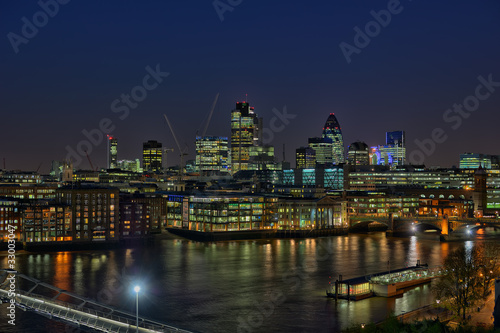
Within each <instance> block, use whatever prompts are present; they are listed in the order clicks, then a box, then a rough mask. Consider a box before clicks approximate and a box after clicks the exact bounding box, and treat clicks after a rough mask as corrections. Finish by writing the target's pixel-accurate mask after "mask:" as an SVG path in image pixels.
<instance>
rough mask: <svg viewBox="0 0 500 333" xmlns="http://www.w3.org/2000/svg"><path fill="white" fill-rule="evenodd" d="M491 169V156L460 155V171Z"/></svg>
mask: <svg viewBox="0 0 500 333" xmlns="http://www.w3.org/2000/svg"><path fill="white" fill-rule="evenodd" d="M479 167H482V168H483V169H491V155H485V154H474V153H464V154H460V169H478V168H479Z"/></svg>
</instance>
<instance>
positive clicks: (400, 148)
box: [370, 131, 406, 167]
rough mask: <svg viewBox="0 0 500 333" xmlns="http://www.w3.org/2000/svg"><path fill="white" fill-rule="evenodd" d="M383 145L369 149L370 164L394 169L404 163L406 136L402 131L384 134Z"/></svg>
mask: <svg viewBox="0 0 500 333" xmlns="http://www.w3.org/2000/svg"><path fill="white" fill-rule="evenodd" d="M385 137H386V139H385V145H382V146H376V147H372V148H371V152H370V164H372V165H389V166H391V167H396V166H398V165H404V164H405V163H406V135H405V132H404V131H394V132H386V134H385Z"/></svg>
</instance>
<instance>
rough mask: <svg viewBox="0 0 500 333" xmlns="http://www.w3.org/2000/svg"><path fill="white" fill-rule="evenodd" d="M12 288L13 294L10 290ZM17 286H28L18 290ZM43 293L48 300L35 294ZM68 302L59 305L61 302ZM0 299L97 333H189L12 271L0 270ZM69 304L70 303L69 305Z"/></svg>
mask: <svg viewBox="0 0 500 333" xmlns="http://www.w3.org/2000/svg"><path fill="white" fill-rule="evenodd" d="M13 286H14V287H15V289H14V290H12V289H11V288H13ZM19 286H29V289H28V288H26V289H28V290H22V289H20V288H19ZM42 288H43V289H45V293H47V292H48V294H51V296H46V295H40V294H37V293H36V292H37V291H38V290H41V289H42ZM62 298H64V299H67V300H68V301H62V300H61V299H62ZM0 299H1V300H2V302H10V303H11V304H12V300H14V301H13V304H15V306H16V307H17V308H20V309H22V310H24V311H33V312H34V313H37V314H39V315H42V316H45V317H48V318H50V319H53V320H59V321H63V322H66V323H68V324H70V325H72V326H76V327H86V328H89V329H93V330H95V331H101V332H123V333H127V332H130V333H132V332H141V333H150V332H151V333H152V332H177V333H189V331H186V330H182V329H179V328H176V327H173V326H169V325H166V324H164V323H160V322H157V321H153V320H150V319H146V318H143V317H139V325H138V326H137V325H136V322H137V321H136V320H137V318H136V314H132V313H128V312H125V311H121V310H118V309H116V308H113V307H111V306H109V305H105V304H100V303H98V302H97V301H94V300H91V299H88V298H84V297H81V296H79V295H77V294H74V293H72V292H68V291H66V290H63V289H60V288H57V287H54V286H52V285H49V284H47V283H44V282H42V281H39V280H37V279H33V278H31V277H29V276H26V275H24V274H20V273H19V272H17V271H15V270H12V269H0ZM69 300H72V301H71V302H69Z"/></svg>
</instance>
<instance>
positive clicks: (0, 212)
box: [0, 198, 24, 242]
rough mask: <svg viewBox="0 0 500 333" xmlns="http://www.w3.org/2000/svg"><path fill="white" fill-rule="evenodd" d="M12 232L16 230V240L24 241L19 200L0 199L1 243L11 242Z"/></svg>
mask: <svg viewBox="0 0 500 333" xmlns="http://www.w3.org/2000/svg"><path fill="white" fill-rule="evenodd" d="M10 230H14V231H13V233H14V240H16V241H22V240H24V238H23V233H22V218H21V208H20V206H19V200H12V199H3V198H2V199H0V241H3V242H7V241H8V240H9V234H10V233H11V232H10Z"/></svg>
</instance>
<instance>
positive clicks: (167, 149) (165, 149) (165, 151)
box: [163, 148, 174, 169]
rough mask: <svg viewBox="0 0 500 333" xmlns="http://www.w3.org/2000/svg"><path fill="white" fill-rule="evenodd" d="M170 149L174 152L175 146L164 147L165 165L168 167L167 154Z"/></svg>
mask: <svg viewBox="0 0 500 333" xmlns="http://www.w3.org/2000/svg"><path fill="white" fill-rule="evenodd" d="M169 151H171V152H173V151H174V148H163V152H164V153H165V167H166V168H167V169H168V163H167V156H168V152H169Z"/></svg>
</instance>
